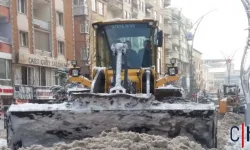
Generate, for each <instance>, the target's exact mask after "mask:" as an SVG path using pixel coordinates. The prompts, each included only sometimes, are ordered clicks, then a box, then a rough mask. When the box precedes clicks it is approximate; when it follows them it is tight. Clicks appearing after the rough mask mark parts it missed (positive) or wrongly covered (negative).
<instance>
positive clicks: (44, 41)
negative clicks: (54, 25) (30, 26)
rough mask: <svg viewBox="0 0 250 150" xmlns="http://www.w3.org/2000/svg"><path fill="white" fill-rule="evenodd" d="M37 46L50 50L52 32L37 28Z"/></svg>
mask: <svg viewBox="0 0 250 150" xmlns="http://www.w3.org/2000/svg"><path fill="white" fill-rule="evenodd" d="M35 48H36V49H38V50H43V51H47V52H50V34H49V33H47V32H42V31H38V30H35Z"/></svg>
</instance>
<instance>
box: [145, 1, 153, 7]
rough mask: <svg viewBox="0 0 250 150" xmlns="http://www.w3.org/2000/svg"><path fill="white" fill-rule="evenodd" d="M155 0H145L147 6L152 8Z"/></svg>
mask: <svg viewBox="0 0 250 150" xmlns="http://www.w3.org/2000/svg"><path fill="white" fill-rule="evenodd" d="M153 3H154V1H153V0H145V4H146V8H152V7H153V6H154V5H153Z"/></svg>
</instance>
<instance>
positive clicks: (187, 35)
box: [171, 9, 217, 96]
mask: <svg viewBox="0 0 250 150" xmlns="http://www.w3.org/2000/svg"><path fill="white" fill-rule="evenodd" d="M216 10H217V9H214V10H211V11H209V12H207V13H205V14H204V15H202V16H201V17H200V18H199V19H197V21H195V23H194V24H193V25H192V27H191V28H190V29H189V31H188V32H187V31H186V30H184V28H183V26H185V24H184V23H182V22H181V21H180V20H179V19H178V18H175V17H172V15H171V17H172V18H174V19H175V21H177V22H178V23H179V24H181V25H182V26H180V27H181V29H182V30H183V32H184V34H185V38H186V40H187V48H188V51H189V52H190V67H189V69H190V70H189V76H190V77H189V81H190V85H189V86H190V87H189V90H190V96H191V95H192V94H193V78H194V76H193V45H194V37H195V34H196V31H197V29H198V27H199V25H200V23H201V21H202V20H203V18H204V17H205V16H207V15H208V14H210V13H211V12H214V11H216ZM196 24H197V25H196ZM195 25H196V28H195V29H194V32H193V33H192V32H191V30H192V29H193V28H194V26H195ZM188 41H190V42H191V45H189V43H188Z"/></svg>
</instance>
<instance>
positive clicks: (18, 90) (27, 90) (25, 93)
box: [14, 85, 33, 100]
mask: <svg viewBox="0 0 250 150" xmlns="http://www.w3.org/2000/svg"><path fill="white" fill-rule="evenodd" d="M14 98H15V99H19V100H32V99H33V87H31V86H23V85H15V87H14Z"/></svg>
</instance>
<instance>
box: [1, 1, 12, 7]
mask: <svg viewBox="0 0 250 150" xmlns="http://www.w3.org/2000/svg"><path fill="white" fill-rule="evenodd" d="M0 5H2V6H5V7H9V6H10V1H9V0H0Z"/></svg>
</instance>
